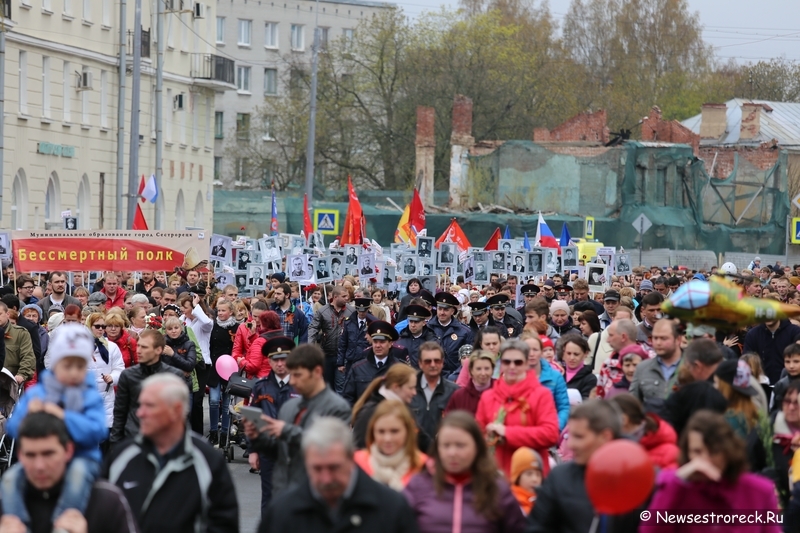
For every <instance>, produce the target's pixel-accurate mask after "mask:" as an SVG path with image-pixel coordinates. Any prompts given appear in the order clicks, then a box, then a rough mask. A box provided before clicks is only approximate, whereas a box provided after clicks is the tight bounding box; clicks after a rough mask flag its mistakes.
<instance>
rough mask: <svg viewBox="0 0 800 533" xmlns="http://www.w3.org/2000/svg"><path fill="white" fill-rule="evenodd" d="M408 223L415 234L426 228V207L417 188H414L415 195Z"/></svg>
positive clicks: (412, 199) (412, 198)
mask: <svg viewBox="0 0 800 533" xmlns="http://www.w3.org/2000/svg"><path fill="white" fill-rule="evenodd" d="M408 225H409V226H410V227H411V233H412V234H413V235H415V236H416V234H417V233H419V232H420V231H422V230H423V229H425V207H424V206H423V205H422V200H421V199H420V197H419V192H418V191H417V189H414V196H412V197H411V210H410V211H409V213H408Z"/></svg>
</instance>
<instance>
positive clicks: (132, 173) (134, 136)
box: [127, 0, 142, 229]
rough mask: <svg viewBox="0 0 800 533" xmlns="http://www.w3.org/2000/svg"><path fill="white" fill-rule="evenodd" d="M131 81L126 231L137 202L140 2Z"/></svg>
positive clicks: (130, 226)
mask: <svg viewBox="0 0 800 533" xmlns="http://www.w3.org/2000/svg"><path fill="white" fill-rule="evenodd" d="M134 2H135V4H134V5H135V8H134V15H133V81H132V82H131V147H130V154H129V155H130V163H129V165H128V225H127V228H128V229H133V218H134V216H135V215H136V202H138V201H139V187H138V182H137V179H136V177H137V175H138V174H139V102H140V99H139V93H140V87H141V83H142V67H141V65H142V28H141V26H142V0H134Z"/></svg>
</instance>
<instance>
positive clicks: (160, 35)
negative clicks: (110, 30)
mask: <svg viewBox="0 0 800 533" xmlns="http://www.w3.org/2000/svg"><path fill="white" fill-rule="evenodd" d="M156 3H157V4H158V11H157V12H156V39H158V42H157V43H156V47H157V48H158V52H157V55H156V187H157V188H159V189H160V188H161V174H162V170H163V167H162V164H161V160H162V158H163V149H164V148H163V145H164V143H163V138H164V125H163V124H162V122H163V119H164V98H162V96H161V93H162V92H163V90H164V88H163V87H164V21H163V19H164V0H156ZM159 192H160V191H159ZM162 216H163V213H161V209H160V207H159V206H158V201H156V229H159V226H160V225H161V217H162Z"/></svg>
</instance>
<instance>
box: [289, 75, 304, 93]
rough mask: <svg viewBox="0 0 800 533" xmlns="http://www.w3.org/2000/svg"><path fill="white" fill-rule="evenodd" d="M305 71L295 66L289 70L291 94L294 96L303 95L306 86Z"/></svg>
mask: <svg viewBox="0 0 800 533" xmlns="http://www.w3.org/2000/svg"><path fill="white" fill-rule="evenodd" d="M304 78H305V72H303V71H302V70H300V69H298V68H293V69H292V70H291V71H290V72H289V94H290V96H291V97H292V98H297V97H299V96H301V94H302V90H303V86H304V81H303V80H304Z"/></svg>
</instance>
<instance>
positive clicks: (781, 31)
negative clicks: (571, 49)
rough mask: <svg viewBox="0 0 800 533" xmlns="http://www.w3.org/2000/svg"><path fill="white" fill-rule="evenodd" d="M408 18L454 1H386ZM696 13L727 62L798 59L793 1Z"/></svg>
mask: <svg viewBox="0 0 800 533" xmlns="http://www.w3.org/2000/svg"><path fill="white" fill-rule="evenodd" d="M390 1H394V2H395V3H397V4H398V5H400V6H402V7H403V10H404V11H405V12H406V13H407V14H409V15H410V16H412V17H416V16H418V15H419V14H420V13H422V12H423V11H430V10H437V9H438V8H439V6H441V5H447V6H450V7H454V8H455V7H457V6H458V0H390ZM688 1H689V6H690V9H691V10H692V11H697V12H699V13H700V21H701V23H702V24H703V27H704V33H703V36H704V38H705V39H706V41H707V42H708V43H710V44H711V45H713V46H714V47H715V49H716V53H717V56H718V57H719V58H720V59H722V60H725V61H727V60H728V58H735V59H736V60H737V61H739V62H756V61H759V60H761V59H769V58H772V57H786V58H787V59H791V60H797V61H800V8H798V2H797V0H768V1H763V0H762V1H756V2H754V1H753V0H688ZM569 4H570V0H550V10H551V12H552V13H553V16H554V17H555V18H556V20H558V21H561V19H562V18H563V16H564V15H565V14H566V13H567V10H568V9H569Z"/></svg>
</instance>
